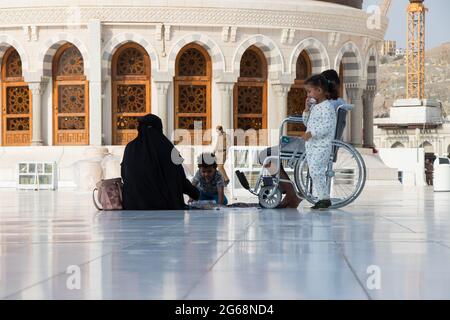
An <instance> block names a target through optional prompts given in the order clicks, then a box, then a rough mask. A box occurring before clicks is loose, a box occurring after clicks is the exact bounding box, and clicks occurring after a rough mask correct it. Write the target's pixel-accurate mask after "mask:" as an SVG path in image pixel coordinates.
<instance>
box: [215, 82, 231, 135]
mask: <svg viewBox="0 0 450 320" xmlns="http://www.w3.org/2000/svg"><path fill="white" fill-rule="evenodd" d="M218 85H219V89H220V95H221V102H222V105H221V110H222V115H221V116H222V123H221V125H222V127H223V129H224V130H230V129H233V123H232V121H231V119H232V115H233V107H232V103H231V99H232V98H233V88H234V83H231V82H224V83H219V84H218Z"/></svg>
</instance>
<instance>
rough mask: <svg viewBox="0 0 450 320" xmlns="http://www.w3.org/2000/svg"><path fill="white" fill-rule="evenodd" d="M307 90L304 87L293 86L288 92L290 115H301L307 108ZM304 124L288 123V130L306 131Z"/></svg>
mask: <svg viewBox="0 0 450 320" xmlns="http://www.w3.org/2000/svg"><path fill="white" fill-rule="evenodd" d="M306 96H307V94H306V90H305V89H304V88H292V89H291V90H290V91H289V94H288V115H289V116H301V115H302V114H303V110H304V109H305V100H306ZM305 130H306V128H305V126H304V125H303V124H293V123H290V124H288V132H298V133H300V132H304V131H305Z"/></svg>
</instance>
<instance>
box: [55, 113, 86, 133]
mask: <svg viewBox="0 0 450 320" xmlns="http://www.w3.org/2000/svg"><path fill="white" fill-rule="evenodd" d="M85 122H86V119H85V117H63V116H61V117H58V129H59V130H84V129H85V128H86V123H85Z"/></svg>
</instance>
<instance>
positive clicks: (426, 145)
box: [420, 141, 434, 154]
mask: <svg viewBox="0 0 450 320" xmlns="http://www.w3.org/2000/svg"><path fill="white" fill-rule="evenodd" d="M420 148H423V149H424V151H425V153H430V154H434V148H433V145H432V144H431V143H429V142H428V141H425V142H424V143H422V144H421V145H420Z"/></svg>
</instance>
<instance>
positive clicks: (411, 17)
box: [406, 0, 427, 99]
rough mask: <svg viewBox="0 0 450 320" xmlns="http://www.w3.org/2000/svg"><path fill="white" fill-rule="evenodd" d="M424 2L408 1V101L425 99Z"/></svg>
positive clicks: (418, 0)
mask: <svg viewBox="0 0 450 320" xmlns="http://www.w3.org/2000/svg"><path fill="white" fill-rule="evenodd" d="M423 2H424V0H409V5H408V8H407V15H408V17H407V23H408V28H407V29H408V37H407V38H408V40H407V41H408V43H407V48H406V83H407V86H406V87H407V92H406V96H407V98H408V99H411V98H417V99H424V97H425V13H426V11H427V8H425V5H424V4H423Z"/></svg>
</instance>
